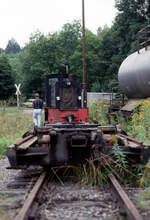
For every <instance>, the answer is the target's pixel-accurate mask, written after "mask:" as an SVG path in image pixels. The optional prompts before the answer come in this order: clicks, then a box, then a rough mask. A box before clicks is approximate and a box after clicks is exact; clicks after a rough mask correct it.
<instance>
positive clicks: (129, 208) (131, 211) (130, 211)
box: [108, 174, 143, 220]
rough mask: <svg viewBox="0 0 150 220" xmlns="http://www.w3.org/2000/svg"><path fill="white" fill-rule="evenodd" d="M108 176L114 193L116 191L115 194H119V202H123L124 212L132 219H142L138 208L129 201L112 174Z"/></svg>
mask: <svg viewBox="0 0 150 220" xmlns="http://www.w3.org/2000/svg"><path fill="white" fill-rule="evenodd" d="M108 176H109V178H110V181H111V183H112V185H113V188H114V189H115V193H116V192H117V195H118V196H119V198H120V200H121V203H123V206H124V207H125V209H126V214H127V215H128V216H129V219H133V220H143V218H142V216H141V215H140V214H139V212H138V210H137V209H136V207H135V205H134V204H133V203H132V202H131V200H130V199H129V197H128V196H127V194H126V193H125V192H124V190H123V189H122V187H121V186H120V184H119V183H118V181H117V180H116V178H115V177H114V176H113V175H112V174H109V175H108Z"/></svg>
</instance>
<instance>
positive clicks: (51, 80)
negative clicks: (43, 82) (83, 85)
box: [49, 78, 58, 85]
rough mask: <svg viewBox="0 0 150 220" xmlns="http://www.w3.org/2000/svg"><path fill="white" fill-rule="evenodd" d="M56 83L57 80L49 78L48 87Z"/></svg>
mask: <svg viewBox="0 0 150 220" xmlns="http://www.w3.org/2000/svg"><path fill="white" fill-rule="evenodd" d="M56 82H58V78H51V79H49V85H55V84H56Z"/></svg>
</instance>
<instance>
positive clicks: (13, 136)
mask: <svg viewBox="0 0 150 220" xmlns="http://www.w3.org/2000/svg"><path fill="white" fill-rule="evenodd" d="M32 124H33V122H32V113H31V114H30V113H24V112H23V109H17V108H14V107H11V108H7V107H5V108H4V107H3V108H0V125H1V126H0V157H2V156H3V155H5V154H6V147H7V146H8V145H10V144H13V143H15V142H17V141H18V140H20V139H21V137H22V135H23V134H24V133H25V132H26V131H27V130H28V129H29V127H30V126H31V125H32Z"/></svg>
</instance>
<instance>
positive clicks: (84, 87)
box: [82, 0, 87, 108]
mask: <svg viewBox="0 0 150 220" xmlns="http://www.w3.org/2000/svg"><path fill="white" fill-rule="evenodd" d="M82 70H83V82H82V85H83V107H84V108H86V107H87V90H86V42H85V15H84V0H82Z"/></svg>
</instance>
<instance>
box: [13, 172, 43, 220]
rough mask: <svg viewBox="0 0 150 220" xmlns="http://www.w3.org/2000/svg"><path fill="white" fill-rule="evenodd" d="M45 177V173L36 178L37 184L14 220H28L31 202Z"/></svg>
mask: <svg viewBox="0 0 150 220" xmlns="http://www.w3.org/2000/svg"><path fill="white" fill-rule="evenodd" d="M46 175H47V172H46V171H45V172H43V173H42V174H41V175H40V177H39V178H38V180H37V182H36V183H35V185H34V187H33V189H32V190H31V192H30V193H29V195H28V197H27V199H26V200H25V203H24V205H23V207H22V208H21V210H20V211H19V213H18V215H17V216H16V218H15V220H26V219H28V216H29V215H30V213H29V209H31V207H32V205H33V202H34V200H35V198H36V196H37V194H38V192H39V190H40V188H41V186H42V184H43V183H44V180H45V177H46ZM35 207H37V206H34V209H35ZM31 215H33V213H32V211H31Z"/></svg>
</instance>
